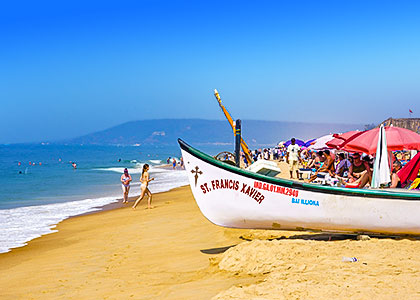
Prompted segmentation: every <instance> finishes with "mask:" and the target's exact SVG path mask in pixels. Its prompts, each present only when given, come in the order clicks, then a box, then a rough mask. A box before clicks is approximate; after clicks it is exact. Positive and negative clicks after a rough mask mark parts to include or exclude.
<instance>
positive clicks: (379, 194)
mask: <svg viewBox="0 0 420 300" xmlns="http://www.w3.org/2000/svg"><path fill="white" fill-rule="evenodd" d="M178 143H179V145H180V147H181V149H183V150H184V151H187V152H188V153H189V154H191V155H193V156H195V157H197V158H198V159H201V160H204V161H205V162H207V163H209V164H211V165H213V166H216V167H219V168H222V169H224V170H226V171H229V172H233V173H235V174H238V175H241V176H245V177H248V178H251V179H255V180H260V181H264V182H267V183H270V184H276V185H282V186H286V187H289V188H294V189H297V190H304V191H310V192H316V193H328V194H335V195H342V196H351V197H368V198H387V199H398V200H406V201H420V193H414V192H408V191H405V190H404V191H405V192H395V191H385V190H368V189H354V188H343V187H334V186H323V185H316V184H311V183H301V182H296V181H293V180H288V179H283V178H277V177H269V176H266V175H262V174H258V173H253V172H250V171H247V170H243V169H241V168H238V167H236V166H232V165H229V164H226V163H224V162H221V161H219V160H217V159H215V158H213V157H212V156H210V155H208V154H206V153H204V152H201V151H200V150H198V149H195V148H194V147H192V146H190V145H189V144H187V143H186V142H185V141H183V140H182V139H180V138H179V139H178Z"/></svg>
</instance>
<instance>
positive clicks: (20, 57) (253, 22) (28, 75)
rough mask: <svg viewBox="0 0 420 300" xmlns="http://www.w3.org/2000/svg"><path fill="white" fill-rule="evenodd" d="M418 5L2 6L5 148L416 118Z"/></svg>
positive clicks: (419, 104) (1, 127)
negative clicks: (133, 131) (125, 127)
mask: <svg viewBox="0 0 420 300" xmlns="http://www.w3.org/2000/svg"><path fill="white" fill-rule="evenodd" d="M417 3H418V2H416V1H398V2H397V1H40V2H36V1H31V2H25V1H19V2H16V3H12V2H11V1H10V3H9V4H1V5H0V143H14V142H25V141H40V140H54V139H59V138H67V137H73V136H78V135H82V134H86V133H90V132H93V131H97V130H101V129H105V128H108V127H111V126H114V125H117V124H120V123H123V122H125V121H132V120H140V119H157V118H205V119H222V118H223V115H222V113H221V112H220V110H219V108H218V107H217V103H216V101H215V100H214V97H213V89H214V88H217V89H218V90H219V91H220V94H221V96H222V100H223V101H224V103H225V104H226V106H227V107H228V109H229V110H230V111H231V113H232V114H233V116H234V117H235V118H242V119H257V120H279V121H280V120H281V121H306V122H340V123H362V124H367V123H378V122H380V121H382V120H384V119H386V118H388V117H391V116H392V117H408V116H409V115H408V110H409V109H412V110H413V111H414V114H413V117H419V116H420V101H419V100H420V85H419V84H418V78H419V77H420V76H419V75H420V39H419V37H420V18H418V16H419V14H420V5H419V4H417Z"/></svg>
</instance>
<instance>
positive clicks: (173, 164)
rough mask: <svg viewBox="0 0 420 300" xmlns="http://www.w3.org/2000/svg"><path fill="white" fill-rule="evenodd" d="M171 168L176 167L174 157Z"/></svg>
mask: <svg viewBox="0 0 420 300" xmlns="http://www.w3.org/2000/svg"><path fill="white" fill-rule="evenodd" d="M172 168H173V169H174V170H175V169H176V159H175V157H174V158H173V159H172Z"/></svg>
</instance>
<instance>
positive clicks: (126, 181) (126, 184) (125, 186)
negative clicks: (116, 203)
mask: <svg viewBox="0 0 420 300" xmlns="http://www.w3.org/2000/svg"><path fill="white" fill-rule="evenodd" d="M130 182H131V176H130V174H128V170H127V168H125V169H124V174H122V175H121V183H122V190H123V197H124V198H123V203H128V192H129V191H130Z"/></svg>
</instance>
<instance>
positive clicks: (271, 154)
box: [252, 138, 411, 188]
mask: <svg viewBox="0 0 420 300" xmlns="http://www.w3.org/2000/svg"><path fill="white" fill-rule="evenodd" d="M252 157H253V159H254V161H257V160H260V159H266V160H269V159H270V160H275V161H285V162H286V163H287V164H288V165H289V172H290V178H291V179H295V178H296V179H302V180H303V178H302V173H305V174H310V176H309V177H308V178H307V179H305V181H306V182H316V181H317V179H318V178H320V177H321V178H325V176H326V175H327V176H328V177H329V178H334V179H335V180H333V181H332V182H334V185H338V186H342V187H348V188H363V187H366V186H368V185H370V183H371V182H372V174H373V164H374V157H372V156H370V155H365V154H361V153H357V152H355V153H346V152H343V151H337V152H335V151H330V150H328V149H326V150H320V151H314V150H310V149H308V148H306V149H301V147H299V146H298V145H297V144H296V140H295V139H294V138H292V139H291V140H290V144H289V145H288V146H287V147H286V146H278V147H275V148H266V149H259V150H254V151H252ZM410 158H411V156H410V153H407V152H403V151H398V152H394V155H393V157H392V170H391V178H390V183H389V184H388V186H387V187H390V188H401V187H403V186H404V184H403V183H402V182H401V180H400V178H399V176H398V171H399V170H401V168H402V167H403V166H404V165H405V164H406V163H407V162H408V161H409V160H410Z"/></svg>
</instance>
